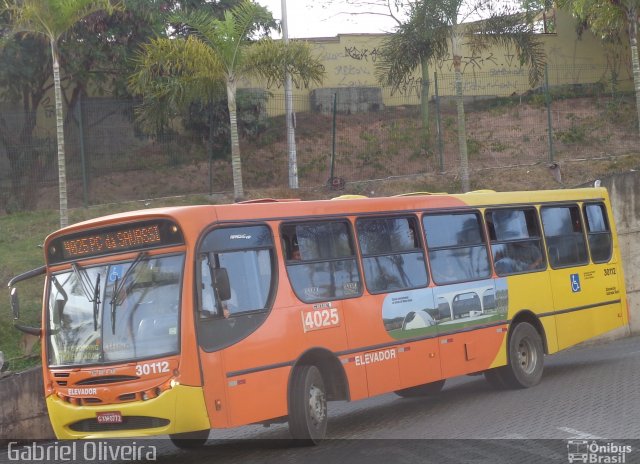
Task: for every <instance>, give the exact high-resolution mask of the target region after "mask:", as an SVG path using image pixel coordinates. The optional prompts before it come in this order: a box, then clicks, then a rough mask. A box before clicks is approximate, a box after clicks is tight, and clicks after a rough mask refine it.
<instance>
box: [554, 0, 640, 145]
mask: <svg viewBox="0 0 640 464" xmlns="http://www.w3.org/2000/svg"><path fill="white" fill-rule="evenodd" d="M558 6H559V7H561V8H566V9H569V10H570V11H571V12H572V13H573V15H574V16H576V17H577V18H578V20H579V22H580V25H581V26H582V27H584V26H586V27H588V28H589V29H590V30H591V31H593V32H594V33H595V34H597V35H600V36H601V37H602V38H603V39H609V40H611V39H614V38H617V37H618V36H619V34H620V33H621V31H623V30H624V29H625V26H626V31H627V36H628V39H629V49H630V51H631V67H632V70H633V85H634V90H635V94H636V111H637V113H638V131H639V133H640V60H639V59H638V23H639V22H640V0H560V1H559V2H558Z"/></svg>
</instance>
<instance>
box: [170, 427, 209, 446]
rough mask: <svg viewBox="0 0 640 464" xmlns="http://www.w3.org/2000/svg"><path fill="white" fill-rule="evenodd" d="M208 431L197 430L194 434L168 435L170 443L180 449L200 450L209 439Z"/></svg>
mask: <svg viewBox="0 0 640 464" xmlns="http://www.w3.org/2000/svg"><path fill="white" fill-rule="evenodd" d="M209 432H210V431H209V430H198V431H196V432H185V433H174V434H173V435H169V438H170V439H171V442H172V443H173V444H174V445H175V446H176V447H177V448H180V449H195V448H200V447H201V446H202V445H204V444H205V442H206V441H207V439H208V438H209Z"/></svg>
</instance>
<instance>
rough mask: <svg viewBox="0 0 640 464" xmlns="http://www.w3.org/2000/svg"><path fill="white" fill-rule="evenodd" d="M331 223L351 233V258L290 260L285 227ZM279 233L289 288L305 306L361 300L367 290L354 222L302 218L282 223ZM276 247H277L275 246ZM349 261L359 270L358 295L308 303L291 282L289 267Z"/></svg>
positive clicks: (339, 219)
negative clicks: (344, 227)
mask: <svg viewBox="0 0 640 464" xmlns="http://www.w3.org/2000/svg"><path fill="white" fill-rule="evenodd" d="M330 222H341V223H344V224H346V225H347V232H348V233H349V245H350V246H351V251H352V252H353V255H351V256H350V257H348V258H346V257H342V258H331V259H310V260H305V259H300V260H291V259H289V258H288V251H289V250H287V245H286V244H285V243H284V240H283V237H284V236H285V235H286V234H283V229H284V228H285V227H292V226H293V227H295V226H298V225H313V224H324V223H330ZM278 233H279V234H280V235H279V236H280V251H281V253H282V262H283V264H284V267H285V271H286V273H287V281H288V283H289V288H290V289H291V291H293V293H294V294H295V296H296V298H297V299H298V300H299V301H300V302H301V303H304V304H318V303H325V302H330V301H343V300H351V299H353V298H360V297H361V296H363V295H364V289H365V286H366V284H365V282H364V272H363V269H362V267H361V264H362V263H361V262H360V249H359V248H358V247H357V245H358V244H357V240H355V238H356V235H355V231H354V224H353V223H352V221H351V220H350V219H349V217H346V216H329V217H320V218H319V217H313V218H311V219H309V220H307V221H305V220H303V219H300V218H296V219H294V220H286V221H282V222H280V224H279V226H278ZM274 246H276V245H275V244H274ZM348 259H353V260H354V261H355V263H356V268H357V269H358V279H359V287H360V288H359V289H358V293H356V294H353V295H349V296H345V297H334V298H328V299H321V300H317V301H306V299H304V298H301V296H300V294H299V293H298V291H297V290H296V287H295V286H294V285H293V282H292V280H291V274H290V273H289V267H290V266H304V265H308V264H315V263H327V262H332V261H333V262H335V261H346V260H348Z"/></svg>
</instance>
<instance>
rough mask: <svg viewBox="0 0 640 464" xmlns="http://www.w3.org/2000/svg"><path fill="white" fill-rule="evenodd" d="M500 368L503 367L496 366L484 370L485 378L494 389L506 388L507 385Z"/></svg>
mask: <svg viewBox="0 0 640 464" xmlns="http://www.w3.org/2000/svg"><path fill="white" fill-rule="evenodd" d="M501 369H503V368H501V367H498V368H497V369H488V370H486V371H484V378H485V380H486V381H487V383H488V384H489V385H491V387H492V388H495V389H496V390H504V389H506V388H507V385H506V384H505V382H504V379H503V378H502V372H501Z"/></svg>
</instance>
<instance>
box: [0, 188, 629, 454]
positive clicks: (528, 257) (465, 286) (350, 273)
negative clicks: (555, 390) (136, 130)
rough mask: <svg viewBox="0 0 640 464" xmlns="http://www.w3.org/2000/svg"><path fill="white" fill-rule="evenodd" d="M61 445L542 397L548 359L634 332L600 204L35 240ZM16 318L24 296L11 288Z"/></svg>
mask: <svg viewBox="0 0 640 464" xmlns="http://www.w3.org/2000/svg"><path fill="white" fill-rule="evenodd" d="M44 252H45V259H46V265H45V266H43V267H42V268H39V269H36V270H34V271H30V272H28V273H25V274H23V275H21V276H17V277H15V278H14V279H13V280H12V281H11V282H10V286H11V287H13V286H14V285H15V284H16V283H18V282H19V281H21V280H24V279H26V278H29V277H32V276H35V275H41V274H45V275H46V283H45V295H44V299H43V301H44V304H43V311H42V328H29V327H24V326H21V325H19V324H18V327H19V328H21V329H22V330H26V331H31V332H33V333H38V334H40V335H41V337H42V341H43V343H42V348H43V350H42V365H43V370H44V383H45V393H46V403H47V406H48V410H49V415H50V419H51V423H52V425H53V429H54V431H55V433H56V435H57V437H58V438H61V439H75V438H100V439H102V438H109V437H132V436H144V435H156V434H162V435H164V434H168V435H170V436H171V438H172V439H173V441H174V443H176V445H178V446H182V447H190V446H196V445H199V444H201V443H204V441H205V440H206V437H207V436H208V434H209V431H210V429H216V428H229V427H236V426H241V425H244V424H255V423H265V424H269V423H275V422H280V421H288V423H289V428H290V432H291V434H292V436H293V437H294V438H296V439H301V440H305V441H306V442H311V443H315V442H317V441H318V440H320V439H322V438H323V437H324V436H325V434H326V428H327V402H328V401H333V400H348V401H353V400H358V399H362V398H367V397H371V396H374V395H380V394H383V393H388V392H396V393H397V394H399V395H400V396H403V397H406V396H418V395H428V394H434V393H436V392H438V391H439V390H440V389H441V388H442V386H443V384H444V382H445V380H446V379H448V378H450V377H454V376H460V375H465V374H477V373H484V375H485V377H486V379H487V380H488V381H489V382H490V383H491V384H492V385H494V386H496V387H498V388H504V387H510V388H524V387H531V386H533V385H536V384H537V383H538V382H539V381H540V379H541V376H542V371H543V364H544V356H545V355H548V354H552V353H555V352H557V351H559V350H562V349H564V348H567V347H570V346H572V345H575V344H577V343H580V342H582V341H584V340H587V339H589V338H592V337H594V336H597V335H599V334H602V333H604V332H608V331H611V330H613V329H616V328H618V327H621V326H624V325H626V324H627V323H628V309H627V301H626V295H625V286H624V278H623V273H622V265H621V256H620V252H619V249H618V239H617V236H616V233H615V227H614V221H613V217H612V213H611V207H610V204H609V199H608V194H607V191H606V190H605V189H603V188H587V189H575V190H557V191H538V192H508V193H496V192H491V191H480V192H472V193H467V194H459V195H447V194H434V195H428V194H414V195H405V196H397V197H388V198H353V197H346V198H344V197H343V198H340V199H339V200H338V201H333V200H324V201H295V200H280V201H277V200H262V201H252V202H245V203H241V204H233V205H206V206H188V207H174V208H162V209H149V210H144V211H136V212H130V213H123V214H118V215H113V216H107V217H102V218H99V219H95V220H91V221H87V222H83V223H80V224H76V225H72V226H70V227H67V228H64V229H62V230H59V231H57V232H55V233H53V234H51V235H50V236H49V237H48V238H47V239H46V241H45V244H44ZM12 296H13V298H12V303H13V305H12V306H13V308H14V316H15V317H16V318H17V317H18V311H19V308H18V304H17V292H16V290H15V288H13V290H12Z"/></svg>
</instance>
